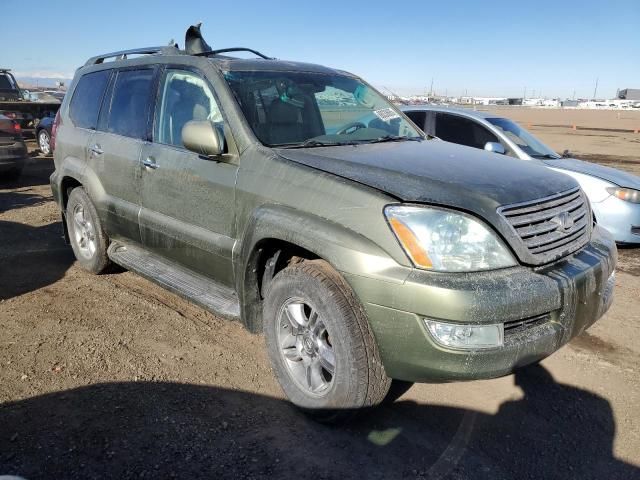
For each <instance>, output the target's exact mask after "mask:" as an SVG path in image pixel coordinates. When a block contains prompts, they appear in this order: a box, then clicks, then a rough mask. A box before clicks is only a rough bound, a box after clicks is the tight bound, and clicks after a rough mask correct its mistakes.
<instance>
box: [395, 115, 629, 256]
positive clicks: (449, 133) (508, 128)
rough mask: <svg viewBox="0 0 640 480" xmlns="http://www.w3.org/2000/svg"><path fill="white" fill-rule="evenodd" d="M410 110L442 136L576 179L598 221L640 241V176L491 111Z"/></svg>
mask: <svg viewBox="0 0 640 480" xmlns="http://www.w3.org/2000/svg"><path fill="white" fill-rule="evenodd" d="M401 109H402V110H403V111H404V113H405V114H407V115H408V116H409V118H411V119H412V120H413V121H414V123H415V124H416V125H418V126H419V127H420V128H422V129H423V130H424V131H425V132H426V133H428V134H430V135H434V136H436V137H438V138H440V139H442V140H445V141H448V142H453V143H458V144H461V145H467V146H469V147H475V148H483V149H485V150H489V151H491V152H495V153H500V154H507V155H510V156H513V157H515V158H518V159H520V160H527V161H537V162H540V163H541V164H543V165H545V166H547V167H548V168H551V169H553V170H556V171H558V172H562V173H565V174H567V175H570V176H571V177H573V178H575V179H576V180H577V181H578V183H579V184H580V186H581V187H582V189H583V190H584V192H585V193H586V195H587V197H588V198H589V201H590V202H591V205H592V208H593V213H594V215H595V217H596V221H597V222H598V223H599V224H600V225H601V226H603V227H604V228H606V229H607V230H609V232H611V234H612V235H613V236H614V238H615V240H616V242H618V243H630V244H640V177H638V176H636V175H632V174H630V173H626V172H623V171H620V170H616V169H615V168H610V167H604V166H602V165H597V164H594V163H589V162H585V161H583V160H578V159H575V158H567V157H566V156H562V155H558V154H557V153H556V152H554V151H553V150H551V148H549V147H548V146H546V145H545V144H544V143H542V142H541V141H540V140H538V139H537V138H536V137H534V136H533V135H531V133H529V132H528V131H526V130H525V129H524V128H522V127H520V126H519V125H518V124H517V123H515V122H514V121H512V120H509V119H508V118H504V117H499V116H497V115H495V114H492V113H491V112H479V111H474V110H466V109H454V108H448V107H438V106H433V105H407V106H403V107H401Z"/></svg>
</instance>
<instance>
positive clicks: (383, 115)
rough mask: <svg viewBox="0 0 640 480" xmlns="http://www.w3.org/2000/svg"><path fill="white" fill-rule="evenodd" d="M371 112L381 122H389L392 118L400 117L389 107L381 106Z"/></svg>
mask: <svg viewBox="0 0 640 480" xmlns="http://www.w3.org/2000/svg"><path fill="white" fill-rule="evenodd" d="M373 114H374V115H375V116H376V117H378V118H379V119H380V120H382V121H383V122H390V121H391V120H393V119H394V118H400V115H398V114H397V113H396V112H394V111H393V109H391V108H381V109H380V110H374V111H373Z"/></svg>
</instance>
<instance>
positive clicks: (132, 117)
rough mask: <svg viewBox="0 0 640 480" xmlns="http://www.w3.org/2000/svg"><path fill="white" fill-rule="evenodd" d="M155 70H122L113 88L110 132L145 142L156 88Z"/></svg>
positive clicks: (109, 123)
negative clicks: (152, 95)
mask: <svg viewBox="0 0 640 480" xmlns="http://www.w3.org/2000/svg"><path fill="white" fill-rule="evenodd" d="M153 74H154V71H153V70H152V69H144V70H122V71H119V72H118V75H117V77H116V81H115V84H114V87H113V96H112V98H111V109H110V110H109V119H108V120H107V128H106V130H107V132H110V133H116V134H118V135H123V136H125V137H131V138H139V139H143V140H144V139H145V138H146V136H147V135H146V132H147V121H148V118H149V108H150V105H151V92H152V89H153Z"/></svg>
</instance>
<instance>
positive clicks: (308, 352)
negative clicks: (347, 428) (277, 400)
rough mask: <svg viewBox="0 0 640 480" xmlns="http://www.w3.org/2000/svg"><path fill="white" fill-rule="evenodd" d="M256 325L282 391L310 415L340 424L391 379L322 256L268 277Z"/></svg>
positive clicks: (348, 294) (353, 301) (348, 293)
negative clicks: (260, 324)
mask: <svg viewBox="0 0 640 480" xmlns="http://www.w3.org/2000/svg"><path fill="white" fill-rule="evenodd" d="M263 329H264V333H265V339H266V343H267V349H268V352H269V357H270V359H271V364H272V367H273V370H274V373H275V376H276V378H277V379H278V382H279V383H280V385H281V387H282V389H283V390H284V392H285V394H286V395H287V397H288V398H289V399H290V400H291V402H292V403H293V404H294V405H296V406H297V407H299V408H301V409H302V410H303V411H304V412H305V413H307V414H309V415H311V416H313V417H314V418H315V419H316V420H319V421H322V422H327V423H340V422H344V421H346V420H348V419H350V418H351V417H353V416H354V414H356V413H357V412H358V411H359V410H361V409H365V408H367V407H373V406H376V405H378V404H380V403H382V401H383V400H384V398H385V396H386V395H387V392H388V391H389V386H390V384H391V379H390V378H389V377H387V375H386V373H385V370H384V367H383V365H382V362H381V360H380V354H379V352H378V347H377V344H376V342H375V339H374V337H373V334H372V332H371V329H370V327H369V323H368V321H367V318H366V315H365V312H364V310H363V308H362V306H361V305H360V302H359V301H358V299H357V298H356V297H355V294H354V293H353V291H352V290H351V288H350V287H349V285H348V284H347V283H346V282H345V280H344V279H343V278H342V277H341V276H340V274H339V273H338V272H336V271H335V270H334V269H333V268H332V267H331V266H330V265H329V264H328V263H327V262H325V261H323V260H311V261H304V262H301V263H297V264H294V265H291V266H289V267H287V268H285V269H283V270H282V271H280V272H279V273H278V274H277V275H276V276H275V277H274V278H273V280H272V282H271V283H270V285H269V287H268V291H267V292H266V298H265V300H264V305H263Z"/></svg>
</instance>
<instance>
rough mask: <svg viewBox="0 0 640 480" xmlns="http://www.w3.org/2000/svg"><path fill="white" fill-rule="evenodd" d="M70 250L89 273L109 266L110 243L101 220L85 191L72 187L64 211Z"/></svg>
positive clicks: (98, 271) (99, 271) (101, 270)
mask: <svg viewBox="0 0 640 480" xmlns="http://www.w3.org/2000/svg"><path fill="white" fill-rule="evenodd" d="M66 220H67V229H68V231H69V238H70V240H71V248H73V253H74V254H75V256H76V259H77V260H78V263H79V264H80V265H81V266H82V268H84V269H85V270H88V271H90V272H91V273H101V272H103V271H104V270H105V269H106V268H107V266H109V263H110V262H109V257H108V256H107V247H108V246H109V240H108V238H107V236H106V234H105V233H104V230H103V229H102V224H101V223H100V218H98V213H97V211H96V208H95V207H94V206H93V203H92V202H91V199H90V198H89V195H87V192H85V190H84V188H82V187H77V188H74V189H73V191H72V192H71V194H70V195H69V201H68V202H67V210H66Z"/></svg>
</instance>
